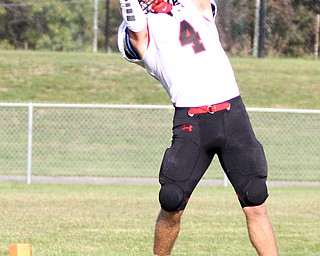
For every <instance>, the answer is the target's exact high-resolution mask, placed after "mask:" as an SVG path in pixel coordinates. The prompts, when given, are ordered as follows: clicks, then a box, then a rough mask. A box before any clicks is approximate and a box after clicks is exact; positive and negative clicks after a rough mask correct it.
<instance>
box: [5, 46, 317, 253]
mask: <svg viewBox="0 0 320 256" xmlns="http://www.w3.org/2000/svg"><path fill="white" fill-rule="evenodd" d="M231 62H232V64H233V66H234V69H235V72H236V76H237V80H238V82H239V86H240V89H241V92H242V96H243V98H244V101H245V103H246V104H247V106H248V107H277V108H278V107H281V108H303V109H320V76H319V74H320V64H319V62H317V61H315V60H311V59H252V58H236V57H233V58H231ZM0 72H1V77H0V102H37V103H40V102H41V103H42V102H43V103H112V104H162V105H168V104H170V103H169V100H168V97H167V95H166V93H165V92H164V90H163V89H162V88H161V86H160V85H159V84H158V83H157V82H156V81H155V80H154V79H152V78H151V77H149V76H148V75H147V74H146V72H145V71H144V70H143V69H141V68H139V67H138V66H135V65H132V64H129V63H127V62H126V61H124V60H123V59H122V58H121V57H120V55H119V54H102V53H99V54H88V53H49V52H32V51H1V52H0ZM22 112H23V111H21V112H15V111H12V112H11V113H8V112H7V111H1V110H0V115H1V117H2V120H4V122H5V123H8V124H9V125H10V132H11V133H10V135H8V134H6V133H1V132H0V140H1V143H2V144H3V145H4V146H5V148H6V150H7V151H4V152H5V155H3V156H2V155H1V154H2V152H0V156H2V157H1V160H0V166H1V167H5V170H6V171H7V170H10V171H12V172H10V173H9V174H11V173H13V174H18V173H15V170H16V169H19V168H20V169H23V170H25V168H26V166H25V160H24V161H22V162H19V163H16V162H15V161H14V160H16V159H17V158H18V157H22V158H23V159H24V157H25V153H26V147H25V146H24V145H21V144H19V143H20V142H21V141H25V142H26V137H24V136H25V133H24V132H23V130H22V129H21V126H20V123H19V120H20V118H21V116H23V115H25V113H22ZM36 114H38V115H39V116H37V118H40V119H41V117H42V116H45V115H46V116H47V117H48V116H49V118H48V119H46V120H47V121H46V122H47V123H45V124H42V125H40V126H38V127H36V129H37V130H36V131H37V135H35V140H36V143H35V149H34V153H35V154H36V153H37V152H39V155H37V157H35V158H34V162H35V163H36V165H35V168H34V172H35V174H38V175H41V174H42V171H43V169H45V168H46V164H48V163H51V162H52V163H55V165H54V164H53V165H52V166H53V168H56V170H54V171H58V174H62V175H63V174H65V173H64V169H63V168H62V166H61V163H66V164H68V166H73V167H74V173H75V174H77V164H79V165H81V166H83V165H84V166H86V165H87V166H88V171H90V169H89V168H90V167H95V166H94V165H96V164H98V163H99V161H101V160H102V159H101V158H93V160H92V158H90V156H91V154H92V148H93V147H90V145H95V146H97V145H98V146H99V147H98V148H99V149H100V150H101V155H103V157H109V156H111V154H121V153H123V152H124V150H123V148H124V147H125V148H126V149H127V150H126V151H125V152H126V153H125V154H124V156H125V157H127V158H128V159H131V158H133V157H134V155H135V154H136V150H135V148H137V145H139V144H137V143H138V142H139V143H145V145H148V146H147V147H146V148H145V149H144V150H142V152H141V153H142V154H143V155H144V157H145V162H150V163H152V164H153V165H156V166H157V167H155V166H152V167H151V166H147V168H149V169H151V168H154V169H155V170H156V171H158V165H159V163H160V158H159V159H155V155H156V153H157V152H158V151H159V150H161V154H162V151H163V149H164V145H162V144H161V143H163V138H164V137H165V136H166V137H167V135H164V134H163V133H168V134H169V133H170V130H168V131H167V130H165V129H163V128H161V127H162V126H166V125H167V122H168V128H169V127H170V123H169V120H167V119H165V120H166V121H159V120H158V119H157V120H154V119H153V117H151V121H152V122H156V123H157V127H159V128H160V130H161V132H163V133H161V132H159V140H157V141H159V142H158V143H159V144H153V145H150V144H151V143H150V141H149V140H148V136H145V137H146V138H145V140H141V138H139V137H137V138H132V137H125V136H123V137H122V139H123V141H117V143H116V145H115V149H113V150H112V151H109V150H108V149H105V148H102V146H101V147H100V145H105V144H106V142H108V143H110V141H109V140H108V138H109V136H112V137H113V138H114V137H116V136H117V135H118V134H119V132H121V130H119V127H116V126H114V124H115V122H110V121H109V123H108V125H110V126H108V127H109V129H110V130H109V133H106V135H105V137H104V139H98V138H96V137H95V135H96V134H97V131H98V130H100V127H99V126H97V127H91V126H88V127H90V129H89V130H90V133H89V135H90V136H88V137H86V136H84V135H82V134H79V137H73V136H74V134H73V133H70V136H69V137H68V138H70V140H66V139H65V137H61V136H60V135H61V134H59V132H57V131H60V130H62V131H64V132H65V130H64V129H63V128H64V127H63V122H62V121H63V120H64V119H67V120H69V122H68V123H69V125H70V126H71V127H72V128H73V129H75V130H76V129H77V128H78V126H79V125H80V126H86V125H89V124H90V123H94V121H95V120H94V119H95V118H97V119H101V116H104V115H103V114H102V113H96V116H95V115H92V113H85V116H86V118H85V119H84V122H80V121H79V120H73V119H72V118H71V119H68V118H69V116H68V113H66V114H62V113H61V114H59V115H58V116H59V118H60V119H55V118H56V117H54V116H52V119H51V117H50V114H49V111H43V110H39V111H38V112H36ZM284 117H285V118H287V117H286V116H284V115H281V116H280V117H279V118H280V119H281V120H282V119H283V118H284ZM139 118H145V117H142V116H139ZM139 118H136V121H137V122H135V123H134V124H135V127H134V129H136V130H139V129H141V127H140V126H139V120H141V119H139ZM149 118H150V117H149ZM256 118H257V117H256V116H253V121H254V120H255V119H256ZM290 118H291V117H290ZM290 118H289V119H286V120H287V121H286V122H296V121H294V120H293V119H290ZM112 120H113V119H112ZM89 121H90V122H89ZM304 122H308V123H309V124H310V126H308V129H306V130H304V131H303V132H301V131H299V133H298V131H295V130H289V131H288V130H286V129H285V128H283V129H282V128H281V127H278V128H274V127H273V122H270V123H263V122H262V123H261V122H260V124H259V125H258V124H257V125H256V126H255V129H256V130H257V132H258V134H261V135H264V134H268V133H269V134H271V135H272V134H277V135H279V136H280V137H281V139H284V141H286V143H289V145H295V144H290V143H293V142H294V141H295V140H298V141H300V142H301V144H300V148H301V149H305V148H306V147H308V145H309V142H308V140H309V139H310V133H309V131H312V132H314V130H315V129H317V127H318V125H319V119H318V117H316V119H311V120H308V121H306V120H304ZM52 124H54V125H52ZM22 125H24V126H23V127H27V126H26V124H22ZM56 125H58V128H57V126H56ZM52 127H53V128H52ZM122 128H123V127H122ZM51 129H53V130H51ZM96 129H97V130H96ZM110 131H112V132H111V133H110ZM121 133H123V132H121ZM17 134H18V135H19V136H13V135H17ZM298 134H299V137H297V136H298ZM312 134H314V133H312ZM11 135H12V136H11ZM291 135H292V136H291ZM37 136H38V137H37ZM150 136H151V135H150ZM259 136H260V135H259ZM44 137H46V138H48V139H49V140H48V141H41V138H44ZM37 139H39V141H37ZM319 139H320V138H319V136H317V137H314V142H315V143H314V145H315V147H314V148H311V149H310V148H308V150H301V151H299V152H297V153H298V154H300V156H301V158H302V159H303V161H307V162H308V161H309V162H310V170H312V172H310V174H308V175H309V176H308V177H309V178H308V179H311V180H315V179H318V178H319V172H318V171H316V172H314V167H315V164H316V163H317V160H318V159H319V156H318V153H317V152H319V150H318V149H319V145H320V142H318V141H319ZM263 140H264V141H265V144H266V145H265V146H266V147H267V148H270V150H271V151H272V152H271V153H270V154H268V157H270V158H272V157H276V155H277V152H278V151H274V150H273V148H277V149H279V148H280V149H282V148H283V145H281V143H280V142H278V141H269V140H268V139H267V138H263ZM79 141H80V142H81V143H83V142H85V143H87V145H88V146H87V147H86V149H85V151H84V152H76V153H79V154H80V153H81V154H84V153H85V155H86V156H87V157H85V158H81V161H79V162H70V163H67V161H68V159H64V156H65V154H66V153H67V152H69V151H72V152H74V151H75V150H74V149H75V148H77V145H78V144H77V142H79ZM152 141H153V140H152ZM41 143H43V144H45V146H46V147H45V148H43V147H42V146H41V147H40V145H41ZM304 143H306V146H305V144H304ZM160 144H161V146H160ZM61 145H62V146H61ZM165 145H167V142H166V143H165ZM292 147H295V146H292ZM140 148H141V147H140ZM105 150H107V152H106V151H105ZM283 150H286V149H283ZM79 151H80V149H79ZM6 152H9V154H7V153H6ZM50 152H52V153H53V154H52V155H50V154H48V153H50ZM94 152H95V153H97V151H96V148H95V149H94ZM285 152H286V151H285ZM98 153H99V152H98ZM288 154H289V153H288ZM99 156H100V155H99ZM57 157H58V159H60V158H59V157H61V159H62V160H63V161H61V162H59V161H56V159H57ZM77 157H78V155H76V159H79V158H77ZM290 157H291V158H290ZM290 157H289V158H288V162H279V163H278V165H277V166H272V168H271V169H273V170H274V169H277V170H282V171H286V172H288V168H289V169H290V171H291V167H295V168H297V166H299V163H300V162H299V158H297V157H295V155H290ZM131 160H132V159H131ZM10 163H14V164H16V165H14V164H13V165H11V164H10ZM112 164H113V166H110V169H111V168H113V169H116V170H118V168H119V166H118V165H117V164H118V163H117V162H113V163H112ZM50 166H51V165H50ZM303 166H309V165H308V164H306V162H304V163H303ZM141 167H142V166H141V165H139V164H138V163H134V164H133V165H132V164H130V165H128V166H127V167H126V168H128V169H130V170H131V171H133V172H139V171H140V172H141V174H142V173H144V171H143V169H142V168H141ZM10 168H11V169H10ZM72 170H73V169H72ZM68 171H70V167H69V169H68ZM293 171H296V170H295V169H293ZM303 171H305V170H303ZM49 173H51V170H50V171H49ZM4 174H5V175H7V174H8V173H4ZM0 175H3V174H0ZM95 175H97V174H95ZM281 175H282V174H281ZM310 175H311V176H310ZM312 175H313V176H312ZM221 176H222V172H220V174H219V177H221ZM280 177H281V178H283V177H286V178H288V175H284V176H280ZM310 177H311V178H310ZM214 178H216V176H214ZM289 178H294V175H292V176H290V177H289ZM158 189H159V187H158V186H140V185H136V186H128V185H105V186H102V185H53V184H51V185H46V184H44V185H40V184H33V185H25V184H15V183H0V256H7V255H8V245H9V244H11V243H16V242H30V243H31V244H32V249H33V255H34V256H53V255H56V256H103V255H108V256H109V255H110V256H114V255H117V256H118V255H119V256H127V255H139V256H143V255H152V242H153V229H154V224H155V220H156V217H157V214H158V209H159V205H158V201H157V197H158ZM268 207H269V214H270V216H271V219H272V222H273V225H274V229H275V233H276V236H277V240H278V245H279V249H280V255H283V256H318V255H320V240H319V230H320V215H319V212H320V190H319V187H281V188H280V187H271V188H270V198H269V199H268ZM172 255H173V256H175V255H176V256H178V255H181V256H182V255H187V256H191V255H219V256H234V255H237V256H251V255H252V256H253V255H256V253H255V251H254V249H253V248H252V246H251V245H250V242H249V239H248V236H247V231H246V228H245V220H244V216H243V213H242V211H241V208H240V206H239V204H238V203H237V200H236V198H235V195H234V193H233V191H232V189H231V188H230V187H228V188H223V187H198V188H197V189H196V191H195V192H194V195H193V197H192V199H191V200H190V203H189V206H188V208H187V210H186V212H185V215H184V217H183V221H182V229H181V233H180V237H179V238H178V241H177V243H176V245H175V248H174V251H173V254H172Z"/></svg>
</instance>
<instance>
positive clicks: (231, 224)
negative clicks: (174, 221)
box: [0, 183, 320, 256]
mask: <svg viewBox="0 0 320 256" xmlns="http://www.w3.org/2000/svg"><path fill="white" fill-rule="evenodd" d="M157 193H158V187H157V186H140V185H130V186H128V185H108V186H102V185H50V186H48V185H39V184H37V185H29V186H28V185H24V184H9V183H8V184H0V201H1V204H0V212H1V218H0V228H1V232H0V255H1V256H2V255H3V256H5V255H7V250H8V245H9V244H10V243H15V242H30V243H31V244H32V249H33V253H34V255H35V256H40V255H46V256H51V255H59V256H70V255H77V256H82V255H83V256H84V255H86V256H88V255H90V256H96V255H97V256H98V255H99V256H101V255H151V254H152V243H153V229H154V223H155V220H156V217H157V213H158V208H159V206H158V202H157ZM319 199H320V193H319V188H318V187H281V188H276V187H272V188H270V197H269V199H268V209H269V214H270V217H271V219H272V222H273V225H274V229H275V233H276V236H277V240H278V245H279V249H280V255H295V256H298V255H301V256H302V255H303V256H305V255H308V256H313V255H314V256H315V255H319V254H320V242H319V228H320V218H319V212H320V205H319V202H320V200H319ZM172 255H173V256H174V255H223V256H227V255H230V256H231V255H243V256H248V255H249V256H250V255H256V254H255V251H254V249H253V248H252V246H251V244H250V242H249V239H248V236H247V231H246V227H245V219H244V216H243V213H242V211H241V208H240V206H239V204H238V202H237V199H236V197H235V195H234V193H233V191H232V189H231V188H230V187H229V188H222V187H198V188H197V189H196V190H195V192H194V194H193V197H192V198H191V200H190V203H189V206H188V208H187V210H186V211H185V214H184V216H183V220H182V226H181V233H180V236H179V238H178V240H177V242H176V244H175V247H174V251H173V253H172Z"/></svg>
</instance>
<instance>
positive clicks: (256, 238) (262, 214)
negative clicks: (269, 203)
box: [243, 204, 279, 256]
mask: <svg viewBox="0 0 320 256" xmlns="http://www.w3.org/2000/svg"><path fill="white" fill-rule="evenodd" d="M243 211H244V213H245V215H246V220H247V226H248V232H249V237H250V240H251V243H252V244H253V246H254V247H255V248H256V250H257V252H258V254H259V255H260V256H278V255H279V254H278V249H277V244H276V239H275V236H274V233H273V229H272V225H271V222H270V220H269V217H268V215H267V208H266V205H265V204H262V205H260V206H254V207H244V208H243Z"/></svg>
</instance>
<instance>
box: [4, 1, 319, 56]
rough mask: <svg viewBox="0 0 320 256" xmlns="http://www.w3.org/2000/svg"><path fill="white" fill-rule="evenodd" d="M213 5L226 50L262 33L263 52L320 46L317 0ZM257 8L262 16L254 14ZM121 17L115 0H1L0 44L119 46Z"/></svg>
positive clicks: (241, 49)
mask: <svg viewBox="0 0 320 256" xmlns="http://www.w3.org/2000/svg"><path fill="white" fill-rule="evenodd" d="M260 1H261V2H263V3H264V4H263V6H262V7H260V6H259V8H257V3H258V2H259V3H260ZM217 4H218V6H219V7H220V8H219V9H220V15H219V16H218V28H219V30H220V34H221V40H222V43H223V46H224V47H225V49H226V50H227V51H228V52H229V53H230V54H235V55H242V56H249V55H252V54H253V53H254V47H255V42H256V41H257V40H258V39H257V38H260V37H261V36H263V40H262V41H263V42H262V43H263V50H264V52H265V54H266V56H311V55H314V54H315V52H317V51H316V49H317V50H318V48H319V46H318V45H317V42H316V41H317V40H316V38H317V35H318V33H319V26H317V14H320V3H319V0H299V1H296V0H286V1H277V0H268V1H266V0H256V1H246V0H238V1H235V0H229V1H223V0H217ZM261 8H263V10H264V11H263V12H261V14H263V15H262V17H263V19H257V14H259V13H260V12H257V11H256V10H259V11H260V9H261ZM121 20H122V18H121V16H120V12H119V3H118V1H117V0H44V1H39V0H25V1H22V0H0V49H32V50H51V51H95V50H96V49H98V50H100V51H117V43H116V40H117V29H118V26H119V24H120V23H121ZM258 23H259V24H258ZM256 28H257V29H256Z"/></svg>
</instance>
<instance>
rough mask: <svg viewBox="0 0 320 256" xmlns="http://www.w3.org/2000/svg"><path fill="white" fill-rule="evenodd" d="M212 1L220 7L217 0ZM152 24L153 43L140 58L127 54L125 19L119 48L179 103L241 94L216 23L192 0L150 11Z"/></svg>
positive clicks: (149, 23) (191, 103)
mask: <svg viewBox="0 0 320 256" xmlns="http://www.w3.org/2000/svg"><path fill="white" fill-rule="evenodd" d="M212 7H213V12H214V13H215V12H216V5H215V3H214V2H212ZM147 26H148V34H149V38H148V46H147V49H146V51H145V55H144V56H143V58H142V59H141V60H139V59H138V58H137V57H136V58H135V57H132V56H128V54H126V53H127V52H128V51H126V50H125V49H128V48H130V43H129V40H126V39H125V38H126V32H125V30H126V27H125V24H124V22H123V23H122V24H121V26H120V28H119V32H118V46H119V50H120V52H121V53H122V55H123V57H124V58H126V59H127V60H128V61H130V62H135V63H137V64H140V65H143V66H144V67H145V69H146V70H147V71H148V73H149V74H150V75H152V76H153V77H155V78H156V79H157V80H159V81H160V82H161V84H162V85H163V87H164V88H165V89H166V91H167V93H168V95H169V96H170V99H171V102H172V103H173V104H174V105H175V106H177V107H197V106H203V105H210V104H216V103H220V102H224V101H227V100H229V99H232V98H234V97H237V96H239V89H238V85H237V82H236V79H235V76H234V72H233V69H232V66H231V64H230V61H229V59H228V56H227V55H226V53H225V51H224V50H223V48H222V46H221V43H220V40H219V35H218V31H217V28H216V25H215V23H214V22H211V21H209V20H208V19H206V18H205V17H204V16H203V14H202V13H201V12H200V11H199V10H198V9H197V8H196V7H195V6H194V4H193V3H192V1H191V0H179V3H178V4H175V5H174V6H173V7H172V11H171V14H165V13H148V14H147Z"/></svg>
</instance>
